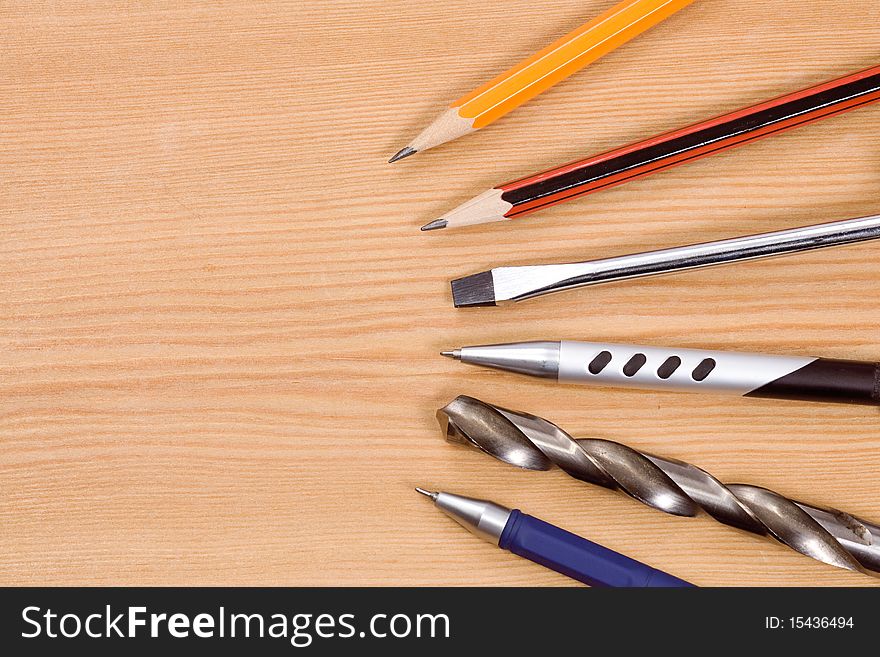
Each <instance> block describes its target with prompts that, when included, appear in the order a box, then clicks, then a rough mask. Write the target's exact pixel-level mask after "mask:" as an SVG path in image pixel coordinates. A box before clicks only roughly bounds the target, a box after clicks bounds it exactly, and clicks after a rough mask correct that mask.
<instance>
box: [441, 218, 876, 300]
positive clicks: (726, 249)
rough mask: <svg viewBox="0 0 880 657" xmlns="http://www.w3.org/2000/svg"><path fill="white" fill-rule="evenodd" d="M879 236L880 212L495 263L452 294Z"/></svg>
mask: <svg viewBox="0 0 880 657" xmlns="http://www.w3.org/2000/svg"><path fill="white" fill-rule="evenodd" d="M877 238H880V215H874V216H870V217H861V218H859V219H847V220H844V221H833V222H830V223H824V224H817V225H815V226H804V227H801V228H793V229H791V230H781V231H776V232H773V233H761V234H758V235H750V236H747V237H737V238H734V239H728V240H721V241H717V242H705V243H703V244H692V245H689V246H680V247H676V248H672V249H662V250H659V251H647V252H645V253H636V254H632V255H625V256H618V257H615V258H605V259H602V260H590V261H587V262H574V263H568V264H559V265H553V264H550V265H531V266H522V267H496V268H495V269H491V270H489V271H484V272H480V273H478V274H473V275H471V276H466V277H464V278H459V279H456V280H454V281H452V298H453V302H454V304H455V306H456V307H457V308H460V307H469V306H494V305H497V304H499V303H503V302H508V301H522V300H524V299H531V298H533V297H538V296H542V295H544V294H550V293H551V292H561V291H563V290H570V289H573V288H577V287H583V286H585V285H597V284H599V283H609V282H612V281H621V280H626V279H630V278H641V277H643V276H655V275H658V274H669V273H673V272H679V271H686V270H689V269H698V268H701V267H710V266H714V265H723V264H727V263H732V262H741V261H744V260H754V259H757V258H768V257H771V256H779V255H785V254H789V253H798V252H800V251H810V250H813V249H821V248H825V247H829V246H842V245H844V244H853V243H856V242H864V241H866V240H873V239H877Z"/></svg>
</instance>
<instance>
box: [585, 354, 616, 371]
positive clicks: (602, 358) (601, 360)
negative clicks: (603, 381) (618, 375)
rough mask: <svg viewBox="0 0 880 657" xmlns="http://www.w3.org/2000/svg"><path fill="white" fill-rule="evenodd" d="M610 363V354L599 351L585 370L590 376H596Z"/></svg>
mask: <svg viewBox="0 0 880 657" xmlns="http://www.w3.org/2000/svg"><path fill="white" fill-rule="evenodd" d="M610 362H611V352H610V351H600V352H599V353H598V355H597V356H596V357H595V358H594V359H593V360H592V362H591V363H590V365H589V366H588V367H587V370H588V371H589V372H590V374H598V373H599V372H601V371H602V370H604V369H605V366H606V365H608V363H610Z"/></svg>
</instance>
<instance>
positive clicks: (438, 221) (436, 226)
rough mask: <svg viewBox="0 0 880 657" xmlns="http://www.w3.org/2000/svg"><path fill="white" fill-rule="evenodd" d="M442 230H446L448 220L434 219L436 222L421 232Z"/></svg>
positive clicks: (429, 224) (424, 227) (432, 222)
mask: <svg viewBox="0 0 880 657" xmlns="http://www.w3.org/2000/svg"><path fill="white" fill-rule="evenodd" d="M441 228H446V219H434V221H431V222H429V223H427V224H425V225H424V226H422V228H421V230H423V231H425V230H440V229H441Z"/></svg>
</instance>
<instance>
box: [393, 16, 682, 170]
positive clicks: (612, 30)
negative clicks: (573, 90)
mask: <svg viewBox="0 0 880 657" xmlns="http://www.w3.org/2000/svg"><path fill="white" fill-rule="evenodd" d="M693 1H694V0H623V2H621V3H620V4H618V5H617V6H615V7H612V8H611V9H609V10H608V11H606V12H605V13H604V14H602V15H601V16H598V17H596V18H594V19H593V20H591V21H590V22H589V23H587V24H586V25H582V26H581V27H579V28H578V29H576V30H575V31H574V32H570V33H569V34H566V35H565V36H564V37H562V38H561V39H559V40H558V41H556V42H555V43H553V44H551V45H549V46H547V47H546V48H544V50H542V51H541V52H539V53H536V54H535V55H533V56H532V57H530V58H529V59H527V60H525V61H523V62H520V63H519V64H518V65H517V66H515V67H513V68H512V69H510V70H509V71H507V72H505V73H502V74H501V75H499V76H498V77H497V78H495V79H494V80H492V81H491V82H487V83H486V84H484V85H483V86H482V87H480V88H479V89H477V90H475V91H472V92H471V93H469V94H467V95H466V96H464V97H462V98H459V99H458V100H457V101H455V102H454V103H453V104H452V107H450V108H449V109H448V110H446V111H445V112H443V113H442V114H441V115H440V116H439V117H437V119H436V120H435V121H434V122H433V123H432V124H431V125H429V126H428V127H427V128H425V129H424V130H423V131H422V132H421V133H420V134H419V136H418V137H416V138H415V139H413V140H412V142H410V143H409V145H408V146H406V147H405V148H403V149H401V150H400V151H399V152H398V153H397V154H396V155H395V156H394V157H392V158H391V159H390V160H389V162H396V161H397V160H402V159H403V158H405V157H409V156H410V155H414V154H416V153H418V152H419V151H426V150H428V149H429V148H434V147H435V146H439V145H440V144H444V143H446V142H447V141H452V140H453V139H457V138H458V137H461V136H463V135H466V134H468V133H470V132H474V131H476V130H479V129H480V128H482V127H485V126H487V125H489V124H490V123H492V122H493V121H495V120H496V119H499V118H501V117H502V116H504V115H505V114H507V113H508V112H510V111H512V110H513V109H515V108H517V107H519V106H520V105H522V104H523V103H525V102H526V101H528V100H531V99H532V98H534V97H535V96H537V95H538V94H540V93H542V92H543V91H545V90H546V89H549V88H550V87H552V86H553V85H554V84H556V83H557V82H560V81H561V80H564V79H565V78H567V77H568V76H569V75H571V74H572V73H574V72H576V71H578V70H580V69H582V68H583V67H584V66H586V65H587V64H591V63H593V62H594V61H596V60H597V59H599V58H600V57H602V56H603V55H606V54H608V53H609V52H611V51H612V50H614V49H616V48H617V47H618V46H622V45H623V44H624V43H626V42H627V41H629V40H631V39H634V38H635V37H637V36H638V35H639V34H641V33H642V32H644V31H645V30H647V29H649V28H651V27H653V26H654V25H656V24H657V23H659V22H661V21H663V20H665V19H666V18H669V17H670V16H672V14H674V13H676V12H677V11H678V10H680V9H684V8H685V7H687V6H688V5H689V4H691V3H692V2H693Z"/></svg>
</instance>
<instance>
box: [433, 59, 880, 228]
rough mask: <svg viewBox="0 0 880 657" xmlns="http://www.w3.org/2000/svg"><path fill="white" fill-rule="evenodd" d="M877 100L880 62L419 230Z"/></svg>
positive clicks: (493, 195) (520, 211) (487, 217)
mask: <svg viewBox="0 0 880 657" xmlns="http://www.w3.org/2000/svg"><path fill="white" fill-rule="evenodd" d="M878 100H880V66H874V67H872V68H869V69H867V70H864V71H860V72H858V73H853V74H851V75H847V76H845V77H842V78H839V79H837V80H832V81H830V82H825V83H823V84H820V85H817V86H814V87H810V88H808V89H804V90H802V91H797V92H795V93H791V94H787V95H785V96H780V97H779V98H775V99H773V100H769V101H766V102H763V103H759V104H757V105H753V106H751V107H747V108H745V109H741V110H738V111H736V112H731V113H729V114H724V115H722V116H719V117H716V118H714V119H710V120H708V121H702V122H700V123H695V124H694V125H691V126H689V127H687V128H682V129H680V130H673V131H672V132H667V133H665V134H662V135H658V136H656V137H652V138H650V139H646V140H644V141H639V142H636V143H633V144H630V145H628V146H623V147H621V148H616V149H614V150H610V151H608V152H605V153H601V154H599V155H596V156H593V157H590V158H587V159H585V160H579V161H577V162H571V163H569V164H566V165H563V166H560V167H557V168H555V169H550V170H549V171H544V172H543V173H538V174H535V175H532V176H528V177H526V178H520V179H519V180H514V181H512V182H508V183H505V184H503V185H498V186H497V187H494V188H492V189H490V190H488V191H486V192H484V193H482V194H480V195H479V196H476V197H474V198H473V199H471V200H470V201H468V202H467V203H464V204H462V205H460V206H458V207H457V208H455V209H454V210H452V211H451V212H448V213H447V214H445V215H443V216H442V217H440V218H439V219H436V220H434V221H432V222H431V223H429V224H427V225H425V226H423V227H422V230H436V229H439V228H454V227H458V226H469V225H475V224H483V223H489V222H493V221H502V220H504V219H513V218H515V217H520V216H523V215H526V214H529V213H532V212H536V211H537V210H540V209H542V208H546V207H548V206H551V205H555V204H557V203H562V202H563V201H567V200H569V199H573V198H577V197H579V196H584V195H586V194H591V193H593V192H597V191H600V190H602V189H607V188H608V187H613V186H615V185H621V184H623V183H625V182H628V181H630V180H634V179H635V178H641V177H642V176H647V175H649V174H652V173H654V172H656V171H662V170H664V169H668V168H670V167H673V166H676V165H678V164H684V163H685V162H690V161H692V160H696V159H699V158H701V157H706V156H708V155H712V154H713V153H718V152H719V151H723V150H727V149H729V148H733V147H735V146H739V145H741V144H747V143H749V142H753V141H756V140H758V139H761V138H762V137H767V136H769V135H775V134H778V133H780V132H784V131H785V130H791V129H793V128H797V127H798V126H802V125H805V124H807V123H812V122H814V121H818V120H820V119H824V118H825V117H828V116H834V115H835V114H841V113H843V112H846V111H849V110H852V109H855V108H857V107H861V106H863V105H867V104H869V103H873V102H876V101H878Z"/></svg>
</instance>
